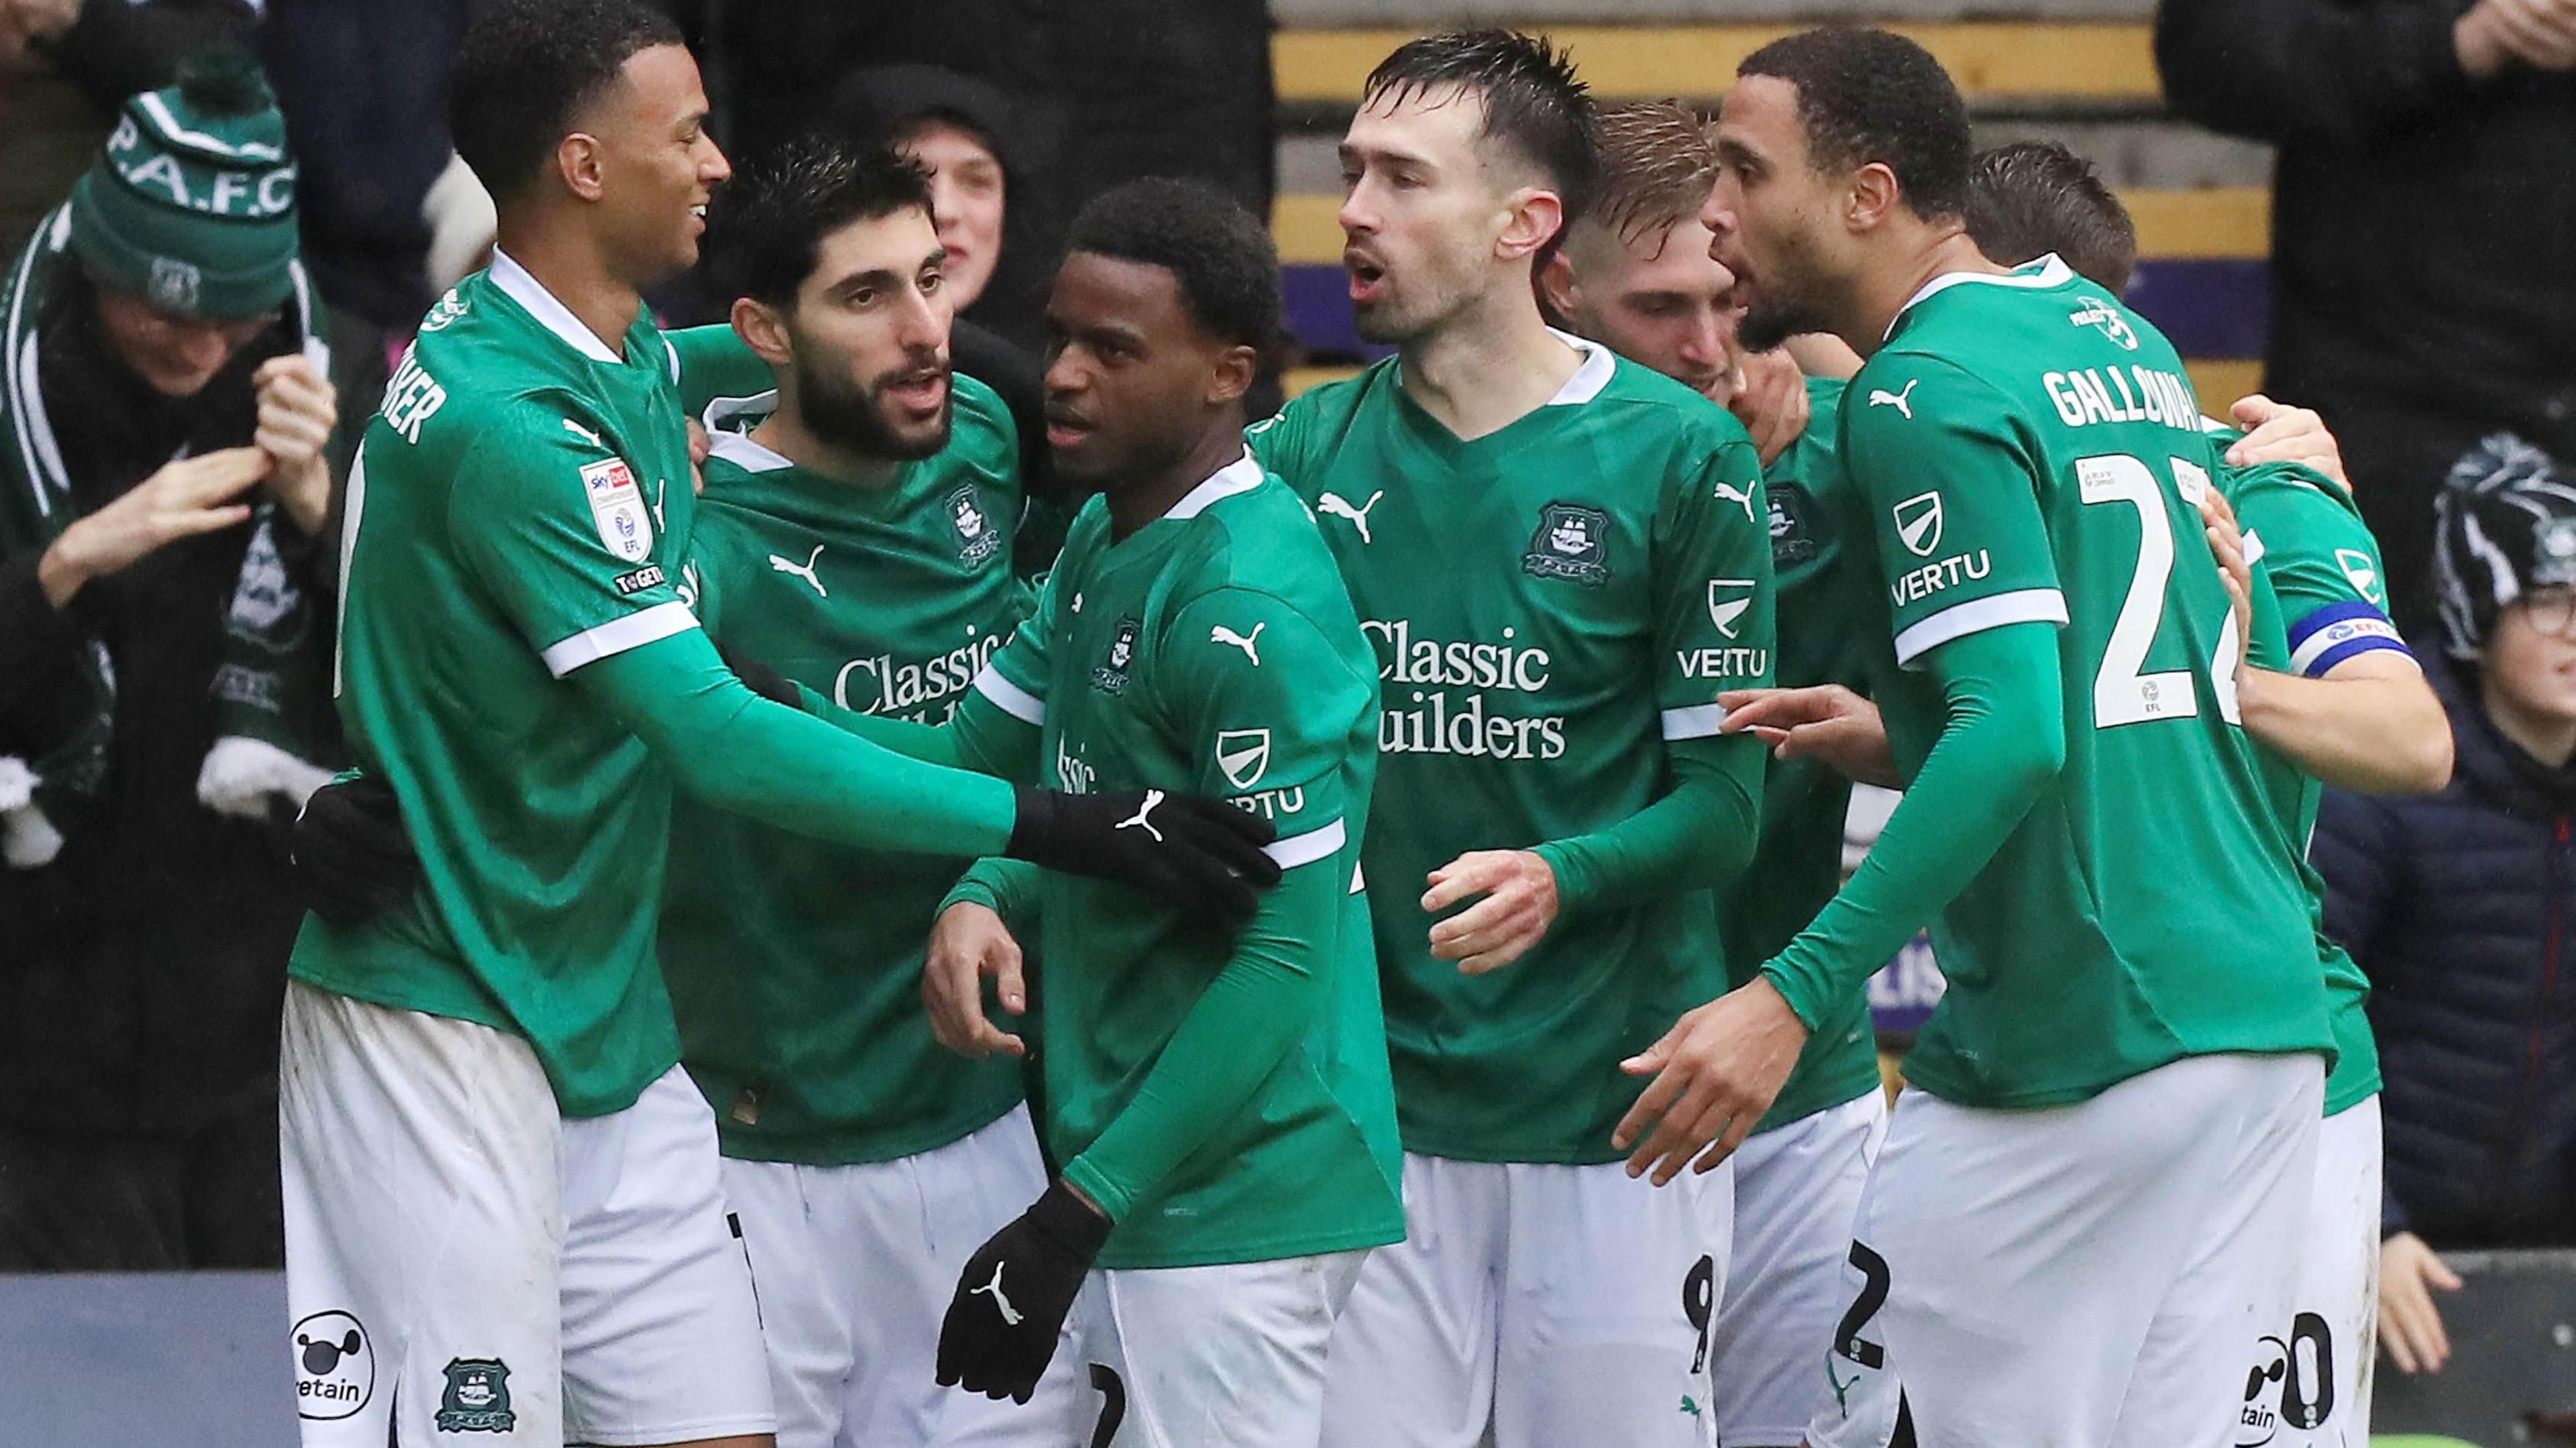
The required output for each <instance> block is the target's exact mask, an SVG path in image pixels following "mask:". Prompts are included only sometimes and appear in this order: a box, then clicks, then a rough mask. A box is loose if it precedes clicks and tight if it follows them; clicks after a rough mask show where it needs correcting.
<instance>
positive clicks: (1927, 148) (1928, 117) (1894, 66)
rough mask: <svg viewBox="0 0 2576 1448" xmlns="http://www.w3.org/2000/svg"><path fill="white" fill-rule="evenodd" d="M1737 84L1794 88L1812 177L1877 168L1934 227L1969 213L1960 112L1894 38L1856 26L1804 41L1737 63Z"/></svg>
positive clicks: (1936, 72)
mask: <svg viewBox="0 0 2576 1448" xmlns="http://www.w3.org/2000/svg"><path fill="white" fill-rule="evenodd" d="M1735 73H1736V74H1737V75H1739V76H1757V75H1766V76H1770V77H1773V78H1774V79H1777V80H1785V81H1787V82H1788V83H1789V84H1791V85H1793V86H1796V87H1797V88H1798V119H1799V120H1800V121H1802V122H1804V123H1805V125H1806V130H1807V155H1808V160H1809V162H1810V163H1811V164H1812V165H1814V166H1815V167H1816V168H1817V169H1819V170H1822V169H1826V168H1832V167H1844V168H1850V167H1859V166H1865V165H1868V164H1869V163H1870V162H1872V161H1876V162H1879V163H1881V164H1883V165H1885V166H1886V167H1887V169H1889V170H1890V171H1893V172H1895V173H1896V184H1897V185H1898V187H1900V188H1901V189H1902V191H1903V193H1904V196H1905V204H1906V205H1907V206H1908V207H1909V208H1911V209H1912V210H1913V212H1914V214H1915V215H1917V216H1920V217H1923V218H1924V219H1926V220H1936V219H1940V218H1944V217H1952V216H1957V215H1959V214H1960V213H1961V212H1962V211H1964V210H1965V209H1966V207H1967V204H1968V157H1969V154H1970V152H1971V151H1972V150H1973V144H1972V143H1971V142H1970V141H1969V139H1968V103H1967V102H1966V101H1964V100H1962V99H1960V97H1959V87H1958V86H1957V85H1956V84H1954V83H1953V82H1952V81H1951V79H1950V73H1949V72H1948V71H1945V70H1943V69H1942V68H1941V62H1939V61H1937V60H1934V59H1933V58H1932V53H1931V52H1930V51H1928V50H1925V49H1924V48H1923V47H1922V46H1919V45H1917V44H1915V43H1914V42H1913V41H1911V40H1908V39H1906V38H1905V37H1903V36H1901V35H1892V34H1890V33H1888V32H1887V31H1884V30H1871V29H1867V28H1862V27H1855V26H1840V25H1837V26H1828V27H1826V28H1824V29H1822V30H1809V31H1803V32H1801V33H1799V34H1796V35H1792V36H1789V37H1787V38H1785V39H1782V40H1775V41H1772V42H1771V43H1770V44H1769V45H1766V46H1764V47H1762V48H1761V49H1760V50H1757V51H1755V52H1753V53H1752V54H1751V55H1748V56H1746V57H1745V58H1744V63H1743V64H1742V65H1739V66H1737V67H1736V68H1735Z"/></svg>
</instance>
